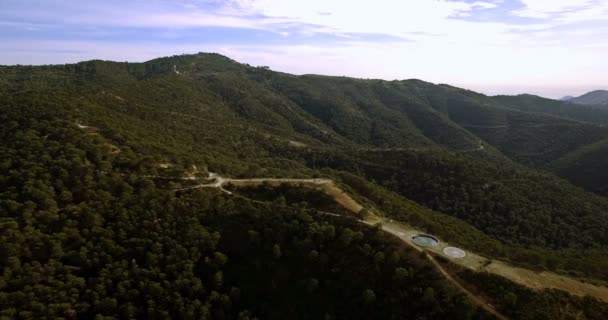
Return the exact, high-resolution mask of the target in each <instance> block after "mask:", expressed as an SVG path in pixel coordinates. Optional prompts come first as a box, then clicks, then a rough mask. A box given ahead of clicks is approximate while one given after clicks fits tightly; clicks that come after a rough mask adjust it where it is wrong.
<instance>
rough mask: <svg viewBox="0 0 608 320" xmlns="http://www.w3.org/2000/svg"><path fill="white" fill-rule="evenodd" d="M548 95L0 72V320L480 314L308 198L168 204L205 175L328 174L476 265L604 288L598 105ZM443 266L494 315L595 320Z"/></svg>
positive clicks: (433, 273) (108, 69)
mask: <svg viewBox="0 0 608 320" xmlns="http://www.w3.org/2000/svg"><path fill="white" fill-rule="evenodd" d="M174 65H177V66H178V67H179V69H180V71H181V72H180V74H175V73H174V72H172V69H173V66H174ZM524 98H525V100H524ZM541 102H542V103H541ZM557 103H558V102H553V101H545V100H542V101H540V102H538V101H537V100H536V99H529V98H527V97H513V98H509V99H507V98H504V97H487V96H483V95H480V94H476V93H473V92H470V91H466V90H462V89H458V88H454V87H450V86H447V85H433V84H430V83H426V82H423V81H419V80H406V81H380V80H362V79H351V78H344V77H323V76H312V75H310V76H308V75H307V76H292V75H287V74H283V73H278V72H273V71H271V70H268V69H266V68H259V67H254V66H249V65H245V64H240V63H238V62H236V61H233V60H231V59H229V58H226V57H223V56H220V55H216V54H202V53H201V54H196V55H182V56H174V57H166V58H160V59H155V60H152V61H149V62H146V63H122V62H121V63H117V62H110V61H99V60H94V61H87V62H82V63H78V64H69V65H54V66H39V67H30V66H11V67H0V108H1V110H2V112H0V138H1V140H2V144H0V172H1V174H0V238H1V241H0V268H1V270H2V273H1V275H0V317H2V318H7V319H40V318H69V319H90V318H98V319H106V318H107V319H110V318H124V319H130V318H146V319H151V318H158V319H166V318H176V319H201V318H202V319H320V318H322V319H364V318H381V319H492V317H493V316H492V315H489V314H487V313H486V311H484V310H482V309H480V308H479V307H478V306H477V305H475V304H474V303H473V302H472V301H471V300H470V299H469V298H467V296H466V295H464V294H463V293H462V292H461V291H459V290H458V289H457V288H455V287H453V286H452V285H450V284H449V283H447V282H446V281H445V279H444V278H443V277H442V275H441V274H440V273H439V272H438V271H437V270H436V269H434V268H433V267H432V266H430V263H429V261H428V260H427V259H424V257H423V256H422V255H421V254H419V253H418V252H416V251H414V250H413V249H412V248H410V247H407V246H406V245H404V243H403V242H402V241H400V240H398V239H396V238H394V237H392V236H390V235H388V234H386V233H384V232H382V231H381V230H380V229H379V228H378V227H371V226H365V225H363V224H361V223H358V222H357V221H356V218H357V216H354V215H352V214H351V213H350V212H348V211H347V210H344V208H342V207H340V206H339V205H337V204H336V203H335V202H333V201H332V199H330V198H328V197H327V196H326V195H324V194H323V193H319V192H315V191H314V190H306V189H301V188H300V189H298V188H293V187H291V186H288V185H281V186H278V187H277V186H269V185H263V186H261V187H259V188H239V190H234V189H230V186H227V188H229V189H230V190H232V191H234V193H233V194H232V195H229V194H226V193H221V192H219V191H218V190H216V189H200V190H186V191H176V190H177V189H180V188H182V187H183V186H185V185H186V184H187V185H188V186H191V185H195V184H196V183H199V182H198V181H199V180H200V181H202V180H204V179H203V178H204V177H206V176H207V173H208V172H214V173H218V174H221V175H222V176H225V177H234V178H261V177H268V178H270V177H279V178H325V179H331V180H332V181H335V183H337V184H338V185H339V186H340V187H341V188H342V189H343V190H345V191H346V192H348V193H349V195H351V196H352V197H353V198H354V199H356V200H357V201H358V202H359V203H361V204H363V205H364V206H365V207H366V208H369V209H373V210H374V211H375V212H377V213H379V214H381V215H383V216H385V217H387V218H391V219H397V220H400V221H403V222H405V223H408V224H410V225H412V226H414V227H417V228H420V229H421V230H425V231H427V232H430V233H433V234H435V235H437V236H438V237H441V238H443V239H449V241H450V242H451V243H454V244H456V245H459V246H461V247H463V248H465V249H467V250H472V251H474V252H477V253H479V254H483V255H485V256H487V257H488V258H490V259H500V260H501V261H505V262H507V263H511V264H514V265H517V266H522V267H525V268H529V269H532V270H536V271H543V270H548V271H552V272H556V273H559V274H563V275H568V276H570V277H573V278H576V279H582V280H583V281H591V282H593V283H601V284H603V283H605V281H608V230H607V229H608V199H606V198H605V197H604V196H602V192H603V190H604V189H602V186H603V184H604V183H605V182H604V181H603V180H601V177H602V176H601V175H598V174H596V172H599V170H600V168H601V165H600V164H601V162H600V161H598V157H600V156H601V154H602V150H603V149H602V146H603V142H604V141H605V139H608V131H607V130H608V129H605V128H604V127H603V124H602V123H603V121H604V120H602V119H603V118H602V117H603V116H604V115H603V114H602V112H604V111H601V110H596V109H580V110H577V111H576V112H574V111H571V110H567V109H566V108H567V106H568V105H564V104H560V108H561V109H555V110H552V109H550V107H549V106H551V105H552V104H557ZM515 106H517V107H515ZM596 113H597V114H599V115H598V116H592V114H596ZM594 118H595V120H593V119H594ZM607 118H608V116H607ZM514 123H519V124H522V123H523V125H520V126H518V127H517V126H515V127H513V124H514ZM475 126H477V127H475ZM480 126H486V127H493V128H494V129H492V128H480ZM504 126H511V127H509V128H508V130H507V129H505V128H504ZM492 130H494V131H492ZM496 130H498V131H496ZM500 130H507V131H508V132H507V133H506V134H505V133H504V132H503V133H501V132H500ZM560 134H562V135H568V137H569V138H568V139H561V138H560V139H557V138H556V139H554V140H551V139H549V137H551V136H556V137H557V136H558V135H560ZM529 137H536V138H535V139H534V143H530V144H527V147H526V148H528V149H530V150H524V149H525V148H524V147H522V146H521V145H522V143H521V141H526V139H527V138H529ZM535 154H536V155H535ZM581 161H589V163H591V164H592V165H590V166H588V167H587V168H586V169H587V170H586V171H584V174H583V175H578V174H577V172H578V171H579V169H577V168H578V167H577V166H578V165H580V163H581ZM185 176H194V177H196V181H187V182H184V180H183V179H181V178H182V177H185ZM154 177H161V178H154ZM327 213H332V215H328V214H327ZM333 214H338V215H339V216H334V215H333ZM359 218H360V217H359ZM446 265H448V264H447V263H446ZM453 272H454V273H455V274H456V275H457V276H458V278H459V279H460V281H462V282H463V283H465V284H467V285H468V284H473V283H477V284H479V283H481V285H479V286H478V287H475V288H473V289H474V290H478V291H479V292H482V294H483V295H487V296H488V297H490V298H491V299H492V301H493V303H494V304H495V305H496V306H497V308H499V309H500V310H501V312H503V313H504V314H506V315H508V316H509V317H512V318H513V319H535V317H536V318H538V317H540V314H541V313H540V312H541V311H538V312H536V311H534V310H542V312H543V313H546V314H556V315H558V314H561V315H563V314H567V315H577V314H580V315H581V316H580V317H581V318H582V319H602V317H601V316H602V315H606V305H605V304H602V303H601V302H599V301H597V300H594V299H592V298H579V297H574V296H571V295H569V294H567V293H565V292H562V291H555V292H550V293H548V294H547V295H546V296H545V295H543V294H539V293H538V292H533V291H530V290H529V289H528V288H525V287H522V286H519V285H517V284H515V283H512V282H509V281H508V280H506V279H503V278H500V277H496V276H494V275H486V274H479V273H475V272H472V271H471V272H466V271H462V270H454V271H453ZM507 288H508V290H507ZM507 291H508V292H507ZM513 296H517V298H516V299H515V298H513ZM563 305H568V308H569V309H568V311H567V312H565V313H564V311H563V309H560V308H562V306H563ZM514 307H517V310H521V312H519V311H518V312H513V311H512V310H511V309H512V308H514ZM535 315H536V316H535ZM556 318H557V319H568V317H563V318H559V317H557V316H556ZM604 318H605V317H604Z"/></svg>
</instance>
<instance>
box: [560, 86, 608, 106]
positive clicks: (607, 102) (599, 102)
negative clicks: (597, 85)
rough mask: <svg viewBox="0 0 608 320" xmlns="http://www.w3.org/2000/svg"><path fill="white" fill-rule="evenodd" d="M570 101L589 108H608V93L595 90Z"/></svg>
mask: <svg viewBox="0 0 608 320" xmlns="http://www.w3.org/2000/svg"><path fill="white" fill-rule="evenodd" d="M568 101H569V102H572V103H576V104H582V105H587V106H596V107H608V91H607V90H595V91H591V92H588V93H585V94H584V95H582V96H579V97H575V98H572V99H570V100H568Z"/></svg>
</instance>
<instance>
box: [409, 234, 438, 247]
mask: <svg viewBox="0 0 608 320" xmlns="http://www.w3.org/2000/svg"><path fill="white" fill-rule="evenodd" d="M412 241H413V242H414V243H415V244H417V245H419V246H421V247H434V246H436V245H438V244H439V240H438V239H437V238H435V237H433V236H432V235H430V234H419V235H415V236H413V237H412Z"/></svg>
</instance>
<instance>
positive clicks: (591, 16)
mask: <svg viewBox="0 0 608 320" xmlns="http://www.w3.org/2000/svg"><path fill="white" fill-rule="evenodd" d="M197 52H217V53H220V54H223V55H226V56H228V57H230V58H232V59H235V60H237V61H239V62H243V63H249V64H251V65H264V66H269V67H270V68H271V69H273V70H277V71H283V72H289V73H294V74H310V73H316V74H326V75H339V76H342V75H344V76H351V77H357V78H380V79H387V80H393V79H411V78H417V79H422V80H425V81H430V82H434V83H448V84H451V85H454V86H459V87H464V88H468V89H472V90H475V91H480V92H483V93H486V94H518V93H532V94H538V95H542V96H546V97H551V98H560V97H562V96H564V95H580V94H583V93H585V92H587V91H591V90H595V89H608V59H607V58H608V0H373V1H372V0H299V1H295V0H225V1H221V0H39V1H33V0H0V65H13V64H28V65H29V64H62V63H73V62H78V61H83V60H90V59H105V60H115V61H146V60H150V59H154V58H157V57H161V56H169V55H175V54H183V53H197Z"/></svg>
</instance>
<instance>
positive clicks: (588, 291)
mask: <svg viewBox="0 0 608 320" xmlns="http://www.w3.org/2000/svg"><path fill="white" fill-rule="evenodd" d="M480 148H481V149H483V146H482V145H481V144H480ZM208 179H209V180H212V182H210V183H204V184H198V185H195V186H192V187H187V188H180V189H174V191H184V190H194V189H201V188H216V189H220V190H221V191H222V192H224V193H226V194H229V195H232V192H230V191H228V190H226V189H224V186H225V185H226V184H230V185H232V186H235V187H244V186H257V185H262V184H270V185H273V186H278V185H280V184H283V183H290V184H294V185H295V186H299V187H305V188H314V189H317V190H320V191H322V192H324V193H326V194H327V195H329V196H330V197H332V198H333V199H334V200H335V201H336V202H337V203H338V204H340V205H341V206H343V207H344V208H345V209H347V210H349V211H351V212H353V213H354V214H358V213H359V212H360V211H361V210H362V209H364V207H363V206H362V205H361V204H359V203H358V202H357V201H356V200H355V199H353V198H352V197H351V196H350V195H349V194H347V193H346V192H345V191H344V190H342V189H341V188H340V187H339V186H338V184H336V183H335V182H334V181H333V180H331V179H321V178H317V179H297V178H252V179H232V178H225V177H221V176H219V175H218V174H215V173H209V177H208ZM186 180H190V177H188V179H186ZM322 213H324V212H322ZM328 214H331V213H328ZM359 221H360V222H361V223H364V224H366V225H370V226H372V225H376V224H378V223H380V224H381V228H382V230H383V231H384V232H387V233H390V234H392V235H394V236H396V237H398V238H399V239H401V240H402V241H403V242H404V243H406V244H407V245H409V246H411V247H413V248H415V249H416V250H418V251H420V252H425V253H426V254H425V256H426V257H427V259H428V260H429V261H430V262H431V263H432V264H433V265H434V266H435V268H436V269H437V270H438V272H439V273H441V274H442V275H443V276H444V277H445V278H446V279H447V280H448V281H449V282H451V283H452V284H453V285H454V286H456V287H457V288H459V289H460V290H461V291H462V292H464V293H465V294H466V295H467V296H469V297H470V298H471V300H472V301H474V302H475V303H476V304H477V305H478V306H479V307H481V308H483V309H484V310H486V311H488V312H490V313H492V314H493V315H495V316H496V317H497V318H498V319H501V320H502V319H507V318H506V317H505V316H504V315H502V314H500V313H498V312H497V311H496V310H495V309H494V308H493V307H492V306H490V305H488V303H487V301H486V300H485V299H484V298H483V297H480V296H477V295H475V294H474V293H472V292H470V291H469V290H467V289H466V288H465V287H463V286H462V285H461V284H460V283H459V282H458V281H457V280H456V279H454V278H453V277H452V276H451V275H450V274H449V273H448V272H447V271H446V270H445V269H444V268H443V267H442V266H441V265H440V264H439V263H438V262H437V261H436V260H435V259H434V258H433V256H432V255H431V254H430V253H433V254H437V255H439V256H441V257H444V258H446V259H448V260H450V261H451V262H453V263H455V264H457V265H460V266H462V267H465V268H468V269H470V270H473V271H476V272H489V273H493V274H496V275H499V276H502V277H504V278H507V279H509V280H511V281H513V282H515V283H517V284H519V285H522V286H526V287H528V288H531V289H534V290H543V289H549V288H552V289H559V290H562V291H566V292H569V293H570V294H573V295H576V296H585V295H589V296H592V297H595V298H598V299H599V300H602V301H604V302H608V288H607V287H605V286H599V285H594V284H591V283H587V282H581V281H578V280H576V279H573V278H570V277H567V276H563V275H559V274H556V273H552V272H546V271H543V272H535V271H532V270H528V269H524V268H520V267H515V266H510V265H507V264H506V263H503V262H500V261H496V260H490V259H488V258H485V257H482V256H480V255H477V254H475V253H473V252H470V251H467V254H466V257H464V258H460V259H458V258H453V257H450V256H447V255H446V254H445V253H444V252H443V251H442V249H443V248H445V247H447V246H449V244H448V243H447V242H445V241H441V242H440V244H439V245H437V246H435V247H424V248H422V247H419V246H417V245H416V244H415V243H414V242H412V240H411V239H412V237H413V236H414V235H417V234H421V233H424V232H423V231H422V230H417V229H415V228H413V227H411V226H409V225H407V224H405V223H402V222H397V221H393V220H387V219H383V218H381V217H379V216H378V215H377V214H375V213H373V212H370V214H369V215H368V216H367V217H366V218H365V220H359Z"/></svg>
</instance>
